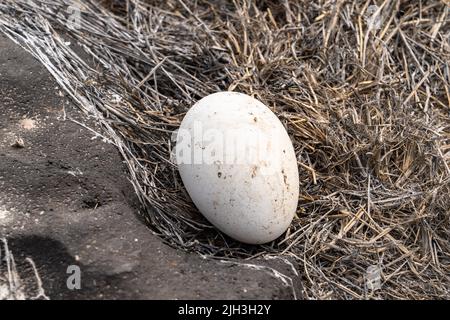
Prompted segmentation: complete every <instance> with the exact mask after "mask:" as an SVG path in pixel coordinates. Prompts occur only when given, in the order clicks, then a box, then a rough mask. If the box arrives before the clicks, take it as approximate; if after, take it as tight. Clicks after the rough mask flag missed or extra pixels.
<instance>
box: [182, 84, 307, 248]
mask: <svg viewBox="0 0 450 320" xmlns="http://www.w3.org/2000/svg"><path fill="white" fill-rule="evenodd" d="M176 161H177V164H178V168H179V171H180V175H181V179H182V180H183V183H184V186H185V187H186V190H187V192H188V193H189V195H190V197H191V199H192V201H193V202H194V204H195V205H196V206H197V208H198V209H199V211H200V212H201V213H202V214H203V215H204V216H205V217H206V219H208V220H209V221H210V222H211V223H212V224H213V225H214V226H215V227H217V228H218V229H219V230H221V231H222V232H224V233H225V234H227V235H228V236H230V237H232V238H234V239H236V240H239V241H241V242H244V243H249V244H262V243H266V242H269V241H272V240H275V239H276V238H278V237H279V236H281V235H282V234H283V233H284V232H285V231H286V229H287V228H288V227H289V226H290V224H291V222H292V219H293V217H294V215H295V212H296V210H297V202H298V195H299V178H298V168H297V159H296V156H295V152H294V148H293V146H292V142H291V140H290V138H289V136H288V134H287V132H286V130H285V128H284V127H283V125H282V123H281V122H280V120H279V119H278V118H277V117H276V116H275V114H274V113H273V112H272V111H271V110H270V109H269V108H268V107H266V106H265V105H264V104H263V103H261V102H260V101H258V100H256V99H254V98H252V97H250V96H248V95H245V94H242V93H236V92H218V93H214V94H211V95H209V96H207V97H205V98H203V99H201V100H200V101H198V102H197V103H196V104H195V105H194V106H193V107H192V108H191V109H190V110H189V111H188V113H187V114H186V116H185V117H184V119H183V121H182V123H181V126H180V128H179V131H178V133H177V144H176Z"/></svg>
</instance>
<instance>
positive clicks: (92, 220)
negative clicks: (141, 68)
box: [0, 35, 300, 299]
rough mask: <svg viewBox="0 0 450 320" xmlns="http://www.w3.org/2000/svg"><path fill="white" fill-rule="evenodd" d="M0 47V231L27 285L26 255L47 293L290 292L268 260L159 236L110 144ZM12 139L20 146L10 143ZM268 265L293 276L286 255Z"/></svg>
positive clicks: (49, 83) (0, 42)
mask: <svg viewBox="0 0 450 320" xmlns="http://www.w3.org/2000/svg"><path fill="white" fill-rule="evenodd" d="M0 53H1V54H0V94H1V97H2V98H1V100H0V110H1V117H0V238H2V237H4V238H6V239H7V240H8V243H9V247H10V250H11V252H12V253H13V254H14V257H15V261H16V263H17V268H18V271H19V274H20V275H21V277H22V279H23V281H24V283H25V287H26V288H27V290H28V291H29V292H30V293H29V294H30V295H32V292H33V290H35V286H36V285H35V278H34V276H33V273H32V269H31V268H30V266H29V264H27V263H25V258H26V257H30V258H32V259H33V261H34V262H35V264H36V267H37V269H38V271H39V274H40V276H41V278H42V281H43V288H44V289H45V293H46V294H47V295H48V296H49V297H50V298H51V299H102V298H104V299H254V298H259V299H290V298H292V297H293V288H292V287H289V286H286V285H284V284H283V282H282V281H280V279H279V278H276V277H275V276H273V273H272V272H271V271H270V270H269V269H263V270H254V269H251V268H248V267H245V266H240V265H235V264H227V263H223V262H220V261H211V260H205V259H202V258H201V257H200V256H199V255H196V254H193V253H186V252H182V251H179V250H176V249H174V248H171V247H168V246H166V245H165V244H163V243H162V241H161V240H160V239H159V238H158V237H156V236H155V235H153V234H152V233H151V232H150V230H149V229H148V228H147V227H146V226H145V225H144V224H143V223H142V222H141V220H140V219H139V217H138V210H139V203H138V201H137V199H136V197H135V195H134V191H133V188H132V186H131V184H130V183H129V181H128V180H127V173H126V171H125V168H124V165H123V163H122V162H121V158H120V156H119V153H118V152H117V151H116V149H115V148H114V146H112V145H110V144H107V143H106V142H104V141H103V140H102V139H101V138H99V137H96V135H95V133H93V132H91V131H89V130H87V129H85V128H83V127H82V126H80V125H78V124H77V123H75V122H74V121H72V119H73V120H76V121H80V122H82V123H87V124H89V125H91V126H94V125H95V124H94V123H92V121H91V120H90V119H86V118H84V116H83V115H81V114H80V113H79V111H78V109H77V108H76V107H74V106H73V105H72V104H71V102H70V101H69V100H68V99H67V98H66V97H65V96H64V94H63V92H62V90H61V89H59V88H58V85H57V84H56V82H55V81H54V80H53V78H52V77H51V76H50V74H49V73H48V72H47V71H46V70H45V69H44V67H43V66H41V65H40V64H39V63H38V62H37V61H36V60H35V59H34V58H33V57H31V56H30V55H29V54H28V53H26V52H25V51H24V50H23V49H21V48H20V47H18V46H17V45H15V44H13V43H12V42H11V41H10V40H8V39H7V38H5V37H4V36H3V35H1V36H0ZM19 139H22V141H23V146H24V147H23V148H18V147H17V146H16V147H13V146H12V145H14V144H16V145H17V143H16V142H17V141H18V140H19ZM19 144H21V141H19ZM254 263H255V262H254ZM262 263H266V262H262ZM69 265H77V266H79V267H80V269H81V285H82V287H81V289H80V290H69V289H68V288H67V285H66V280H67V277H68V276H69V275H68V274H67V273H66V271H67V267H68V266H69ZM270 265H271V266H272V267H276V269H277V270H279V271H280V272H282V273H284V274H286V275H288V276H290V277H294V275H293V274H292V272H291V269H290V267H289V266H288V265H287V264H285V263H281V262H280V263H278V262H276V261H272V262H271V264H270ZM2 270H3V269H2V268H1V264H0V271H2ZM293 280H294V286H293V287H294V288H295V290H296V291H297V295H299V291H300V289H299V283H298V282H299V281H298V280H296V278H295V277H294V278H293Z"/></svg>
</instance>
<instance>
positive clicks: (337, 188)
mask: <svg viewBox="0 0 450 320" xmlns="http://www.w3.org/2000/svg"><path fill="white" fill-rule="evenodd" d="M449 11H450V10H449V6H448V4H446V3H445V1H437V0H434V1H396V0H385V1H340V0H337V1H328V0H321V1H314V2H312V1H288V0H285V1H203V0H199V1H188V0H171V1H147V2H144V1H140V2H139V1H136V0H128V1H94V0H90V1H69V0H59V1H40V0H27V1H25V0H19V1H17V0H14V1H12V0H6V1H2V3H1V4H0V14H1V15H0V30H1V31H3V32H4V33H6V34H7V35H8V36H9V37H10V38H11V39H13V40H15V41H16V42H18V43H19V44H21V45H22V46H23V47H25V48H26V49H27V50H29V51H30V52H32V53H33V55H34V56H35V57H37V58H38V59H39V60H40V61H41V62H42V63H43V64H44V65H45V66H46V67H47V68H48V70H49V71H50V72H51V73H52V74H53V76H54V77H55V78H56V79H57V81H58V82H59V84H60V85H61V86H62V87H63V88H64V89H65V90H66V91H67V93H68V94H69V95H70V96H71V97H72V98H73V100H74V101H75V102H76V103H77V105H78V106H80V107H81V108H82V109H83V110H85V111H86V112H87V113H88V114H89V115H90V116H91V117H93V118H94V119H96V121H98V123H101V124H102V126H103V128H104V130H103V131H102V132H101V134H102V135H103V136H104V137H105V138H106V139H108V140H110V141H111V142H113V143H115V144H116V146H117V147H118V148H119V150H120V152H121V154H122V155H123V157H124V159H125V161H126V163H127V165H128V169H129V172H130V180H131V181H132V183H133V185H134V187H135V189H136V193H137V194H138V196H139V198H140V199H141V201H142V203H143V205H144V207H145V209H144V210H143V211H144V216H145V217H146V219H147V221H148V223H149V226H151V228H152V230H154V231H155V232H156V233H158V234H159V235H160V236H161V237H163V238H164V239H165V241H167V242H168V243H170V244H171V245H173V246H176V247H178V248H184V249H186V250H192V251H196V252H199V253H201V254H203V255H206V256H210V257H217V258H221V259H224V258H225V259H232V258H239V259H246V258H249V259H250V258H252V257H253V258H254V257H256V256H267V255H272V256H282V257H284V258H288V259H290V261H292V263H293V265H294V266H295V268H296V269H297V270H298V272H299V274H300V275H302V277H303V292H302V295H303V297H304V298H313V299H327V298H343V299H364V298H394V299H397V298H398V299H405V298H408V299H411V298H417V299H429V298H449V297H450V295H449V288H450V281H449V280H450V279H449V274H450V241H449V232H450V230H449V229H450V228H449V224H450V220H449V216H450V215H449V213H450V168H449V165H450V118H449V117H450V86H449V83H450V68H449V61H450V28H449V27H450V12H449ZM68 42H71V43H70V44H69V43H68ZM78 47H79V48H78ZM80 48H83V49H84V51H85V53H86V54H83V55H82V57H83V59H82V58H80V56H79V54H80V52H81V50H80ZM77 53H78V54H77ZM219 90H235V91H240V92H244V93H247V94H250V95H253V96H254V97H256V98H257V99H259V100H261V101H262V102H264V103H265V104H266V105H268V106H269V107H270V108H271V109H272V110H273V111H274V112H275V113H276V114H277V115H278V117H279V118H280V120H281V121H282V122H283V123H284V124H285V126H286V128H287V129H288V132H289V134H290V135H291V137H292V140H293V143H294V147H295V151H296V154H297V156H298V165H299V168H300V175H301V177H300V178H301V179H300V181H301V185H300V190H301V195H300V199H299V209H298V212H297V217H296V218H295V220H294V222H293V224H292V226H291V228H290V230H289V231H288V232H287V233H286V235H285V236H284V237H283V238H281V239H278V240H277V241H274V242H273V243H271V244H268V245H265V246H257V247H252V246H243V245H241V244H239V243H236V242H233V241H232V240H230V239H229V238H226V237H224V236H223V235H222V234H220V233H218V232H217V231H216V230H215V229H214V228H212V227H211V226H210V225H209V224H208V223H207V222H206V221H205V220H203V219H202V218H201V216H200V215H199V213H198V212H197V211H196V209H195V207H194V206H193V204H192V203H191V202H190V200H189V199H188V197H187V195H186V192H185V191H184V190H183V186H182V184H181V181H180V178H179V175H178V172H177V168H176V166H174V165H173V164H172V162H171V161H170V153H171V150H172V148H173V145H172V143H171V141H170V138H171V133H172V132H173V130H175V129H176V128H177V127H178V125H179V124H180V121H181V119H182V118H183V115H184V114H185V112H186V111H187V110H188V108H189V107H190V106H191V105H192V104H193V103H194V102H195V101H197V100H198V99H200V98H201V97H203V96H205V95H207V94H209V93H213V92H216V91H219ZM374 270H375V271H377V272H375V273H373V271H374ZM373 274H375V275H378V278H376V279H373V278H371V277H372V276H373ZM369 280H370V281H372V280H374V281H375V283H372V282H370V281H369Z"/></svg>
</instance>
